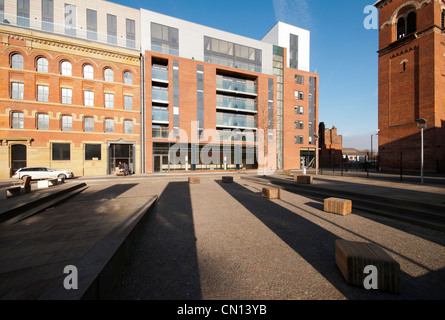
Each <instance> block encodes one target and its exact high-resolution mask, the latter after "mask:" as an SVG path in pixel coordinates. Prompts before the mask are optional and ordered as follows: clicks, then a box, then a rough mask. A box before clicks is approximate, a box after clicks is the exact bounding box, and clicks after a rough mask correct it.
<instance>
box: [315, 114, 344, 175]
mask: <svg viewBox="0 0 445 320" xmlns="http://www.w3.org/2000/svg"><path fill="white" fill-rule="evenodd" d="M319 130H320V149H321V150H320V160H319V161H320V167H325V168H326V167H338V166H340V165H341V159H342V149H343V136H341V135H338V134H337V128H336V127H332V129H326V127H325V124H324V122H321V123H320V125H319Z"/></svg>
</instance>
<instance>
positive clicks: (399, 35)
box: [397, 18, 406, 40]
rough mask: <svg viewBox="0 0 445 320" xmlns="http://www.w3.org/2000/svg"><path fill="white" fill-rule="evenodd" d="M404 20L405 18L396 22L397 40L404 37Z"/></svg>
mask: <svg viewBox="0 0 445 320" xmlns="http://www.w3.org/2000/svg"><path fill="white" fill-rule="evenodd" d="M405 25H406V20H405V18H399V20H397V40H399V39H401V38H404V37H405V36H406V26H405Z"/></svg>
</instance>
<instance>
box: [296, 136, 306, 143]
mask: <svg viewBox="0 0 445 320" xmlns="http://www.w3.org/2000/svg"><path fill="white" fill-rule="evenodd" d="M294 140H295V141H294V142H295V144H303V141H304V137H303V136H295V138H294Z"/></svg>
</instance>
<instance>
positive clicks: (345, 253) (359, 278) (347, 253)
mask: <svg viewBox="0 0 445 320" xmlns="http://www.w3.org/2000/svg"><path fill="white" fill-rule="evenodd" d="M335 262H336V264H337V266H338V268H339V269H340V271H341V273H342V275H343V277H344V278H345V280H346V282H347V283H348V284H350V285H353V286H357V287H363V288H365V286H364V281H365V279H366V278H367V277H368V275H370V273H369V271H367V272H365V268H366V267H368V266H374V267H375V268H376V269H377V288H376V289H378V290H380V291H386V292H391V293H400V264H399V263H398V262H397V261H396V260H394V259H393V258H392V257H391V256H390V255H389V254H387V253H386V252H385V251H384V250H383V249H382V248H381V247H379V246H378V245H376V244H373V243H364V242H351V241H346V240H337V241H336V242H335Z"/></svg>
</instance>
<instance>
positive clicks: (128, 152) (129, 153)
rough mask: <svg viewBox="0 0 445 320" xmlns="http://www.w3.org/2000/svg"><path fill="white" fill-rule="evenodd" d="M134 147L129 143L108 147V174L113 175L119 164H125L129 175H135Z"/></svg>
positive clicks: (113, 144)
mask: <svg viewBox="0 0 445 320" xmlns="http://www.w3.org/2000/svg"><path fill="white" fill-rule="evenodd" d="M134 148H135V147H134V145H133V144H131V143H128V144H127V143H111V144H110V145H109V147H108V156H109V166H110V167H109V174H113V173H114V172H115V171H116V168H117V167H118V166H119V162H121V163H122V164H124V163H126V164H127V165H128V168H129V170H130V172H131V173H135V163H134V153H135V152H134Z"/></svg>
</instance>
